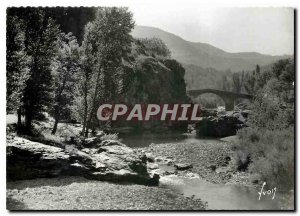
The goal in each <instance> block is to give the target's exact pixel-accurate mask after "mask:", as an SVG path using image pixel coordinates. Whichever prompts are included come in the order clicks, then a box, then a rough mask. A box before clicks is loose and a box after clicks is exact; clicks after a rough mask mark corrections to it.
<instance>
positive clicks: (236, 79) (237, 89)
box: [232, 72, 242, 93]
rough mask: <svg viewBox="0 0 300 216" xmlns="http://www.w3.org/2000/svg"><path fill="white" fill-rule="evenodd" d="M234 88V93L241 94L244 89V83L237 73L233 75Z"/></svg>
mask: <svg viewBox="0 0 300 216" xmlns="http://www.w3.org/2000/svg"><path fill="white" fill-rule="evenodd" d="M232 88H233V92H235V93H240V92H241V88H242V82H241V78H240V73H239V72H236V73H233V74H232Z"/></svg>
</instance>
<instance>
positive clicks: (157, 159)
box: [155, 157, 163, 162]
mask: <svg viewBox="0 0 300 216" xmlns="http://www.w3.org/2000/svg"><path fill="white" fill-rule="evenodd" d="M155 161H156V162H162V161H163V158H162V157H157V158H155Z"/></svg>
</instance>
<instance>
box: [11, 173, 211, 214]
mask: <svg viewBox="0 0 300 216" xmlns="http://www.w3.org/2000/svg"><path fill="white" fill-rule="evenodd" d="M204 208H205V206H204V204H203V203H202V202H201V200H199V199H194V198H187V197H184V196H182V195H181V194H177V193H175V192H174V191H172V190H170V189H165V188H159V187H147V186H142V185H120V184H113V183H108V182H101V181H91V180H86V179H84V178H80V177H60V178H52V179H34V180H26V181H15V182H8V183H7V209H9V210H20V209H22V210H23V209H24V210H203V209H204Z"/></svg>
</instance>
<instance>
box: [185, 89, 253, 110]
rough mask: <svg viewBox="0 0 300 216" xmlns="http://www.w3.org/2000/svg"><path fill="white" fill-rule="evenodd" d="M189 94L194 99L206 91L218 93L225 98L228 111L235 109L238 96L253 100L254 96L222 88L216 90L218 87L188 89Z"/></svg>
mask: <svg viewBox="0 0 300 216" xmlns="http://www.w3.org/2000/svg"><path fill="white" fill-rule="evenodd" d="M187 93H188V95H189V96H190V97H191V98H192V99H193V98H197V97H199V96H200V95H202V94H206V93H212V94H215V95H218V96H219V97H220V98H222V99H223V101H224V103H225V109H226V111H231V110H233V109H234V101H235V100H236V99H238V98H244V99H249V100H252V98H253V96H252V95H249V94H239V93H234V92H229V91H222V90H216V89H198V90H188V91H187Z"/></svg>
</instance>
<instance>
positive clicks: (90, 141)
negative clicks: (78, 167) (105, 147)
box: [81, 137, 101, 148]
mask: <svg viewBox="0 0 300 216" xmlns="http://www.w3.org/2000/svg"><path fill="white" fill-rule="evenodd" d="M99 143H101V140H100V139H99V138H98V137H90V138H85V139H83V140H82V143H81V144H82V146H84V148H93V147H95V146H97V144H99Z"/></svg>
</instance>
